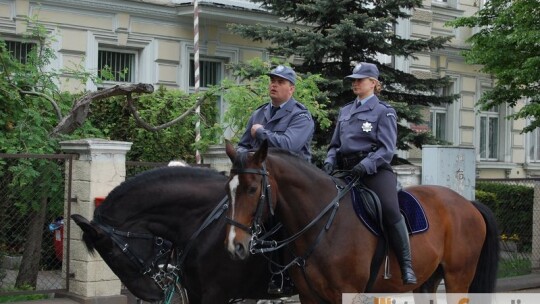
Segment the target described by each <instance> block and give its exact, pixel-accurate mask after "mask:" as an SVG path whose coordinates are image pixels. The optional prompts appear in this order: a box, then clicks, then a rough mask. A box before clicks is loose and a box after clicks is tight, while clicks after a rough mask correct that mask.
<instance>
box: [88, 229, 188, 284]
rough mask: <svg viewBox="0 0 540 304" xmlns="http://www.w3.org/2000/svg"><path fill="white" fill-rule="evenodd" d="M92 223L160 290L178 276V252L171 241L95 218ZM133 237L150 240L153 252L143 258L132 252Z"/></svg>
mask: <svg viewBox="0 0 540 304" xmlns="http://www.w3.org/2000/svg"><path fill="white" fill-rule="evenodd" d="M92 223H93V224H94V225H96V226H97V227H99V228H100V229H101V230H103V231H104V232H105V233H106V234H107V235H108V236H109V237H110V238H111V240H112V241H113V243H114V244H115V245H116V246H118V248H120V250H121V251H122V253H124V254H125V255H126V256H127V257H128V258H129V260H130V261H131V262H133V263H134V264H135V265H136V266H137V267H138V268H139V271H140V273H142V274H144V275H148V276H150V277H151V278H152V280H153V281H154V283H155V284H156V285H157V286H158V287H159V288H160V289H161V290H162V291H165V290H167V289H168V287H169V286H170V285H171V284H174V283H175V282H177V280H178V278H179V277H180V275H179V271H180V267H178V266H177V265H175V260H177V255H178V254H177V253H176V250H175V248H173V243H172V242H171V241H169V240H166V239H164V238H162V237H159V236H155V235H153V234H151V233H140V232H130V231H127V232H126V231H122V230H118V229H116V228H114V227H112V226H109V225H107V224H104V223H100V222H98V221H96V220H93V221H92ZM133 239H142V240H148V241H150V242H151V244H152V245H153V246H152V248H153V249H152V250H153V252H152V255H151V256H150V258H148V259H147V260H144V259H143V258H141V257H140V256H139V255H138V254H137V253H136V252H134V250H133V247H132V246H130V240H133Z"/></svg>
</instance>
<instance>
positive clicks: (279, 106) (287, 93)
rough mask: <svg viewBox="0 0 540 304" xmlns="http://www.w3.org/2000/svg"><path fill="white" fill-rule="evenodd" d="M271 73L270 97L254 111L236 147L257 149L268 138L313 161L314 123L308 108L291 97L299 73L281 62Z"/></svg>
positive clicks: (241, 150)
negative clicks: (311, 144)
mask: <svg viewBox="0 0 540 304" xmlns="http://www.w3.org/2000/svg"><path fill="white" fill-rule="evenodd" d="M268 76H270V85H269V87H268V90H269V94H270V100H271V101H270V102H269V103H267V104H263V105H262V106H260V107H259V108H257V109H256V110H255V111H254V112H253V113H252V115H251V118H250V119H249V122H248V124H247V128H246V131H245V133H244V135H243V136H242V138H241V139H240V142H239V143H238V148H237V150H238V151H239V152H245V151H249V150H253V149H256V148H258V147H259V146H260V144H261V143H262V142H263V140H265V139H267V140H268V144H269V146H270V147H278V148H282V149H286V150H289V151H292V152H295V153H297V154H299V155H300V156H302V157H303V158H304V159H306V160H307V161H310V160H311V149H310V143H311V138H312V137H313V131H314V130H315V124H314V123H313V119H312V118H311V113H309V111H308V110H307V108H306V107H305V106H304V105H303V104H301V103H299V102H297V101H296V100H295V99H294V98H293V97H292V95H293V93H294V89H295V84H296V73H295V72H294V71H293V70H292V69H291V68H290V67H286V66H283V65H279V66H277V67H276V68H275V69H273V70H272V71H271V72H270V73H268Z"/></svg>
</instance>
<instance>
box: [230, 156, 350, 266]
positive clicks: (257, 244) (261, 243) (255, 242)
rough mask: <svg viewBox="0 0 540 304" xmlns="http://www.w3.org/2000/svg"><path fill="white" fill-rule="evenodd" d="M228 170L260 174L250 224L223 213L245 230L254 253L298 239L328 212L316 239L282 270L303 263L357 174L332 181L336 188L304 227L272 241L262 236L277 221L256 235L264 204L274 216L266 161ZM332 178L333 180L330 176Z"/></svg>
mask: <svg viewBox="0 0 540 304" xmlns="http://www.w3.org/2000/svg"><path fill="white" fill-rule="evenodd" d="M231 173H234V174H258V175H261V176H262V179H261V187H262V189H263V190H262V191H261V196H260V197H259V202H258V203H257V209H256V211H255V216H254V218H253V221H252V225H251V226H250V227H247V226H246V225H243V224H241V223H238V222H236V221H234V220H233V219H231V218H228V217H227V221H228V222H229V223H230V224H231V225H234V226H236V227H238V228H240V229H242V230H244V231H246V232H248V233H250V234H251V242H250V249H249V250H250V252H251V253H252V254H255V253H267V252H272V251H276V250H279V249H281V248H283V247H285V246H287V245H288V244H290V243H292V242H294V241H295V240H296V239H298V238H299V237H300V236H302V235H303V234H304V233H306V232H307V231H308V230H309V229H310V228H312V227H313V226H314V225H315V224H317V223H318V222H319V221H320V220H321V219H322V218H323V217H324V216H325V215H326V214H327V213H330V216H329V217H328V220H327V222H326V224H325V225H324V226H323V228H321V231H320V232H319V234H318V236H317V237H316V239H315V240H314V241H313V243H312V244H311V245H310V247H309V248H308V250H307V251H306V252H305V253H304V254H303V255H302V256H296V257H295V258H294V259H293V261H292V262H291V263H289V264H288V265H286V266H284V267H283V270H282V271H281V272H283V271H285V270H286V269H288V268H289V267H291V266H292V265H298V266H301V267H302V268H303V266H304V265H305V262H306V260H307V259H308V257H309V256H310V255H311V254H312V253H313V251H314V250H315V247H316V246H317V244H318V243H319V242H320V241H321V239H322V236H323V234H324V232H326V231H328V229H330V226H331V225H332V222H333V221H334V218H335V215H336V212H337V209H338V208H339V201H340V200H341V199H342V198H343V196H345V194H347V193H348V192H349V191H350V190H351V189H352V188H353V187H354V186H355V185H356V183H357V181H358V178H354V179H353V180H352V181H351V182H349V183H348V184H347V185H346V186H344V187H341V186H338V185H337V183H336V188H337V190H338V192H337V195H336V197H334V199H333V200H332V201H331V202H330V203H329V204H328V205H327V206H326V207H325V208H324V209H323V210H321V212H319V214H318V215H317V216H316V217H315V218H313V219H312V220H311V221H310V222H309V223H308V224H307V225H306V226H305V227H304V228H302V229H301V230H299V231H298V232H296V233H295V234H293V235H292V236H290V237H288V238H286V239H285V240H281V241H276V240H270V241H267V240H266V239H267V238H268V237H269V236H271V235H273V234H274V233H275V231H277V229H279V227H281V225H278V226H279V227H278V228H277V229H276V227H274V229H272V230H271V231H270V232H268V233H266V234H265V235H264V236H262V237H259V235H260V234H261V233H262V226H263V221H262V213H263V210H264V208H265V206H268V209H269V212H270V214H271V215H272V216H274V210H273V208H272V197H271V191H270V184H269V182H268V176H269V175H270V173H269V172H268V171H267V170H266V162H263V163H262V168H261V169H238V168H233V169H231ZM334 182H335V180H334Z"/></svg>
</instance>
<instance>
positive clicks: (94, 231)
mask: <svg viewBox="0 0 540 304" xmlns="http://www.w3.org/2000/svg"><path fill="white" fill-rule="evenodd" d="M71 218H72V219H73V221H75V224H77V225H78V226H79V227H81V229H82V231H83V232H84V233H85V234H87V236H88V237H90V238H91V239H93V240H96V239H98V238H99V237H100V233H101V232H102V231H101V229H99V228H97V227H96V226H94V225H92V223H90V222H89V221H88V220H87V219H86V218H85V217H84V216H82V215H79V214H73V215H71ZM98 229H99V230H98Z"/></svg>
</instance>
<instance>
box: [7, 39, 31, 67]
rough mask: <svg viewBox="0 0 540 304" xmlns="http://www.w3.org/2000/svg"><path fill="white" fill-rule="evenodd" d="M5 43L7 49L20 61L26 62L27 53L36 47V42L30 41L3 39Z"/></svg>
mask: <svg viewBox="0 0 540 304" xmlns="http://www.w3.org/2000/svg"><path fill="white" fill-rule="evenodd" d="M5 43H6V48H7V50H8V51H9V52H10V53H11V55H12V56H13V57H14V58H15V59H17V60H19V61H20V62H21V63H26V61H27V60H28V55H29V54H30V52H31V51H32V49H33V48H35V47H36V44H35V43H32V42H21V41H5Z"/></svg>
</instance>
